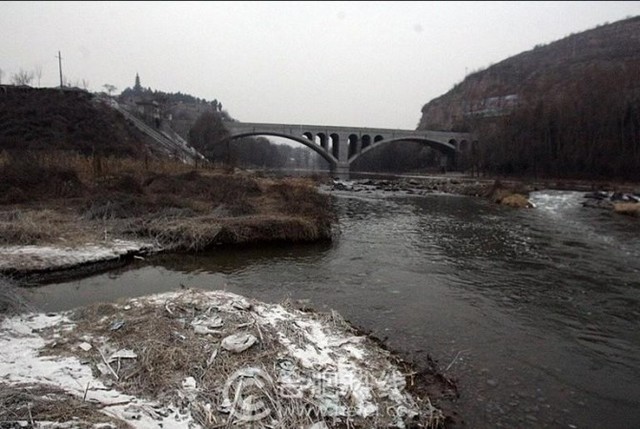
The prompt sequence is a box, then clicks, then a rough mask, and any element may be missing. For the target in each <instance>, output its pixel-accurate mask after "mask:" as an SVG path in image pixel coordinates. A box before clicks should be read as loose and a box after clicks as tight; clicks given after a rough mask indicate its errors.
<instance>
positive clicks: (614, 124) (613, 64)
mask: <svg viewBox="0 0 640 429" xmlns="http://www.w3.org/2000/svg"><path fill="white" fill-rule="evenodd" d="M418 129H440V130H455V131H472V132H474V133H476V134H477V136H478V139H479V141H480V142H481V144H480V153H479V154H478V156H477V157H476V162H477V163H478V164H480V165H479V166H480V167H481V168H482V169H484V170H485V171H487V172H490V173H504V174H510V175H532V176H539V175H540V176H556V177H557V176H570V177H575V178H605V179H609V178H610V179H624V180H636V181H637V180H640V177H639V174H640V173H638V172H640V17H634V18H630V19H626V20H623V21H619V22H615V23H612V24H607V25H602V26H599V27H597V28H594V29H591V30H588V31H585V32H582V33H579V34H574V35H571V36H568V37H566V38H564V39H562V40H559V41H556V42H553V43H550V44H548V45H546V46H537V47H535V48H534V49H532V50H530V51H527V52H523V53H521V54H518V55H516V56H513V57H511V58H508V59H505V60H504V61H501V62H500V63H498V64H495V65H493V66H491V67H489V68H487V69H485V70H482V71H478V72H475V73H473V74H470V75H469V76H467V77H466V78H465V79H464V81H462V82H461V83H459V84H457V85H456V86H455V87H454V88H453V89H451V90H450V91H449V92H447V93H446V94H444V95H442V96H440V97H438V98H436V99H434V100H432V101H430V102H428V103H427V104H426V105H425V106H424V107H423V108H422V117H421V119H420V123H419V125H418Z"/></svg>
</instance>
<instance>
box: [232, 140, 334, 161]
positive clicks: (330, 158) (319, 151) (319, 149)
mask: <svg viewBox="0 0 640 429" xmlns="http://www.w3.org/2000/svg"><path fill="white" fill-rule="evenodd" d="M307 134H308V133H304V134H303V136H301V137H298V136H292V135H290V134H285V133H277V132H271V131H251V132H245V133H239V134H234V135H232V136H230V137H229V140H236V139H240V138H243V137H253V136H272V137H282V138H285V139H288V140H293V141H296V142H298V143H301V144H303V145H305V146H306V147H308V148H309V149H311V150H313V151H314V152H316V153H317V154H318V155H320V156H321V157H323V158H324V159H325V160H326V161H327V162H328V163H329V165H331V166H335V165H337V164H338V159H337V157H334V156H333V155H331V154H330V153H329V152H328V151H326V150H324V149H323V148H322V147H321V146H318V145H317V144H316V143H315V142H314V140H313V138H307Z"/></svg>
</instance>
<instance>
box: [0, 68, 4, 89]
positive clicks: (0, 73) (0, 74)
mask: <svg viewBox="0 0 640 429" xmlns="http://www.w3.org/2000/svg"><path fill="white" fill-rule="evenodd" d="M2 76H4V70H2V69H0V85H2Z"/></svg>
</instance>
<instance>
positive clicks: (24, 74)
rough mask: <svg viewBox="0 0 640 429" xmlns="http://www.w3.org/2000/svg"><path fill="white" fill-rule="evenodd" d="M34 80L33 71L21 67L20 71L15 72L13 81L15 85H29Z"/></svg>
mask: <svg viewBox="0 0 640 429" xmlns="http://www.w3.org/2000/svg"><path fill="white" fill-rule="evenodd" d="M32 80H33V72H28V71H26V70H23V69H20V71H19V72H18V73H14V75H13V77H12V78H11V81H12V82H13V84H14V85H29V84H30V83H31V81H32Z"/></svg>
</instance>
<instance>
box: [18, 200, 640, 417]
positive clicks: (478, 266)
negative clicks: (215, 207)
mask: <svg viewBox="0 0 640 429" xmlns="http://www.w3.org/2000/svg"><path fill="white" fill-rule="evenodd" d="M582 195H583V194H582V193H580V192H571V191H539V192H535V193H533V194H532V196H531V199H532V201H533V202H534V203H535V204H536V206H537V207H536V208H535V209H528V210H516V209H511V208H508V207H502V206H499V205H495V204H492V203H491V202H489V201H486V200H484V199H481V198H472V197H463V196H454V195H444V194H441V195H435V194H434V195H427V196H422V197H416V196H407V195H398V194H392V195H391V194H386V195H385V194H384V193H376V192H373V193H348V192H343V193H339V192H337V193H336V206H337V209H338V212H339V222H340V230H341V234H340V236H339V238H338V239H337V240H336V241H335V242H334V243H331V244H314V245H296V246H292V245H287V246H268V247H262V248H258V249H256V248H241V249H223V250H216V251H212V252H208V253H202V254H198V255H178V256H176V255H158V256H156V257H152V258H149V259H148V260H144V261H136V262H135V263H133V264H130V265H127V266H126V267H123V268H120V269H116V270H113V271H110V272H107V273H103V274H98V275H93V276H90V277H86V278H82V279H79V280H73V281H68V282H64V283H58V284H50V285H46V286H42V287H38V288H32V289H29V290H28V291H27V292H28V295H29V299H30V300H31V301H32V303H33V304H35V305H36V306H37V307H39V308H40V309H42V310H45V311H57V310H65V309H69V308H73V307H76V306H79V305H83V304H86V303H89V302H95V301H109V300H114V299H117V298H118V297H130V296H137V295H143V294H147V293H155V292H161V291H167V290H175V289H176V288H179V287H181V286H182V287H198V288H206V289H226V290H229V291H232V292H236V293H240V294H243V295H246V296H249V297H254V298H257V299H260V300H264V301H268V302H280V301H282V300H284V299H287V298H291V299H303V300H308V302H309V305H310V306H312V307H314V308H316V309H318V310H328V309H335V310H337V311H338V312H340V313H341V314H342V315H343V316H344V317H345V318H346V319H348V320H350V321H351V322H352V323H354V324H355V325H357V326H359V327H361V328H363V329H364V330H366V331H371V332H372V333H373V334H374V335H376V336H377V337H379V338H384V339H385V341H386V344H387V345H388V346H389V347H390V348H392V349H394V350H397V351H399V352H400V353H401V355H403V356H404V357H406V358H407V359H411V360H414V361H416V362H425V361H426V359H427V356H431V357H432V358H433V359H435V360H436V361H437V362H438V364H439V366H440V368H441V369H442V371H444V373H445V374H446V375H447V376H448V377H451V378H452V379H455V380H456V382H457V385H458V388H459V391H460V397H459V399H457V400H456V402H455V404H454V405H455V408H456V409H457V411H458V414H459V416H460V418H461V419H462V422H461V426H462V427H469V428H495V427H505V428H638V427H640V323H639V322H640V241H639V240H638V237H640V222H638V220H637V219H635V218H629V217H624V216H621V215H617V214H614V213H612V212H609V211H604V210H599V209H588V208H583V207H581V202H582V199H583V197H582Z"/></svg>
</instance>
